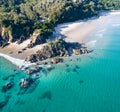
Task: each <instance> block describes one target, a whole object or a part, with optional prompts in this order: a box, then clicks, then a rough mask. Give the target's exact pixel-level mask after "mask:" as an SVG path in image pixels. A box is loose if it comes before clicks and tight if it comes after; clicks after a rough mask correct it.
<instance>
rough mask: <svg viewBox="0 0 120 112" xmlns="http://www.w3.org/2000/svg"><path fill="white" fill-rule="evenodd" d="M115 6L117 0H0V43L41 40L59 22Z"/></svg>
mask: <svg viewBox="0 0 120 112" xmlns="http://www.w3.org/2000/svg"><path fill="white" fill-rule="evenodd" d="M119 8H120V2H119V1H117V0H63V1H62V0H1V1H0V40H1V42H0V45H1V46H2V44H3V43H5V42H8V41H9V42H15V41H18V43H21V42H23V41H24V40H25V39H28V38H31V37H32V40H34V42H31V43H30V44H32V46H34V45H36V44H41V43H45V42H46V40H47V39H48V38H49V36H50V35H52V32H53V30H54V27H55V26H56V25H57V24H59V23H64V22H69V21H75V20H78V19H84V18H89V17H92V16H95V15H98V13H99V12H100V11H102V10H113V9H119ZM36 31H37V36H34V35H36V34H35V33H36ZM33 37H34V38H35V39H33ZM35 40H37V42H36V41H35Z"/></svg>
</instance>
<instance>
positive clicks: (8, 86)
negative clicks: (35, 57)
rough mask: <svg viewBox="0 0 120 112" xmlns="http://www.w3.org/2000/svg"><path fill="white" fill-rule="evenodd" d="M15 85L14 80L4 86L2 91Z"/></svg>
mask: <svg viewBox="0 0 120 112" xmlns="http://www.w3.org/2000/svg"><path fill="white" fill-rule="evenodd" d="M13 85H14V84H13V82H8V83H7V84H5V85H4V86H3V87H2V92H6V91H8V90H10V89H11V88H12V87H13Z"/></svg>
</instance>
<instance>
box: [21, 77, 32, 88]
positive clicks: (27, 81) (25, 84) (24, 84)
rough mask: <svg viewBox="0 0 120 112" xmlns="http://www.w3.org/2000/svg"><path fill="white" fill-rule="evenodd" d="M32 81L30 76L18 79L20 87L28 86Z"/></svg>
mask: <svg viewBox="0 0 120 112" xmlns="http://www.w3.org/2000/svg"><path fill="white" fill-rule="evenodd" d="M33 83H34V80H33V79H32V78H24V79H21V81H20V87H21V88H28V87H29V86H30V85H31V84H33Z"/></svg>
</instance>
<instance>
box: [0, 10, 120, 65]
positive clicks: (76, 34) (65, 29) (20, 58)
mask: <svg viewBox="0 0 120 112" xmlns="http://www.w3.org/2000/svg"><path fill="white" fill-rule="evenodd" d="M114 14H120V11H111V12H109V13H108V12H107V13H104V12H103V13H101V14H100V16H99V17H93V18H90V19H87V20H80V21H76V22H72V23H65V24H60V25H58V26H57V27H56V28H55V31H56V32H55V34H56V35H58V36H59V35H63V36H65V40H66V41H67V42H80V43H84V42H85V40H86V38H87V37H88V36H89V34H90V33H91V32H94V31H95V30H96V29H98V28H99V27H100V26H101V25H104V23H105V22H106V21H107V20H108V18H109V15H114ZM29 42H30V39H28V40H26V41H24V42H23V43H22V44H20V45H18V44H16V43H11V44H10V45H8V46H6V47H5V48H0V56H2V57H4V58H6V59H8V60H9V61H11V62H12V63H13V64H15V65H17V66H19V67H20V66H22V65H25V66H28V65H29V64H30V63H27V64H25V62H24V59H25V58H26V57H27V56H29V55H31V54H34V53H36V51H38V50H40V49H41V48H42V46H43V45H37V46H35V47H34V48H31V49H27V50H25V51H23V52H22V53H20V54H18V51H20V50H21V49H23V48H25V47H26V45H27V44H28V43H29Z"/></svg>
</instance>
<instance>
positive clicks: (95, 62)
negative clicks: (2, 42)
mask: <svg viewBox="0 0 120 112" xmlns="http://www.w3.org/2000/svg"><path fill="white" fill-rule="evenodd" d="M110 17H111V16H110ZM119 20H120V15H116V16H112V17H111V18H110V19H109V21H107V23H106V24H105V25H104V27H103V25H101V27H100V29H98V30H97V31H96V32H95V33H94V34H91V35H90V38H89V39H88V40H86V41H87V43H88V46H91V49H93V50H94V52H92V53H91V54H89V55H85V56H81V57H73V59H72V61H69V60H71V59H68V61H66V62H65V63H64V64H60V65H57V66H55V69H53V70H52V71H50V72H45V73H40V74H41V76H42V77H41V78H40V79H39V80H37V83H36V85H33V86H32V87H31V88H29V89H28V90H26V91H21V90H20V88H19V80H20V79H21V78H23V77H26V74H25V73H24V72H23V71H19V70H18V69H17V68H16V67H15V66H14V65H12V64H11V63H10V62H8V61H6V60H5V59H3V58H0V88H2V85H3V84H5V83H6V82H7V81H9V80H13V81H14V83H15V86H14V87H13V88H12V89H11V90H10V91H8V92H6V93H3V92H2V91H1V90H0V102H3V101H5V100H6V99H8V102H7V103H6V105H5V106H4V107H3V108H1V109H0V111H1V112H26V111H28V112H120V25H119V24H120V21H119ZM93 36H94V37H93ZM8 76H9V77H8ZM6 77H8V79H6ZM5 79H6V80H5Z"/></svg>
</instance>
